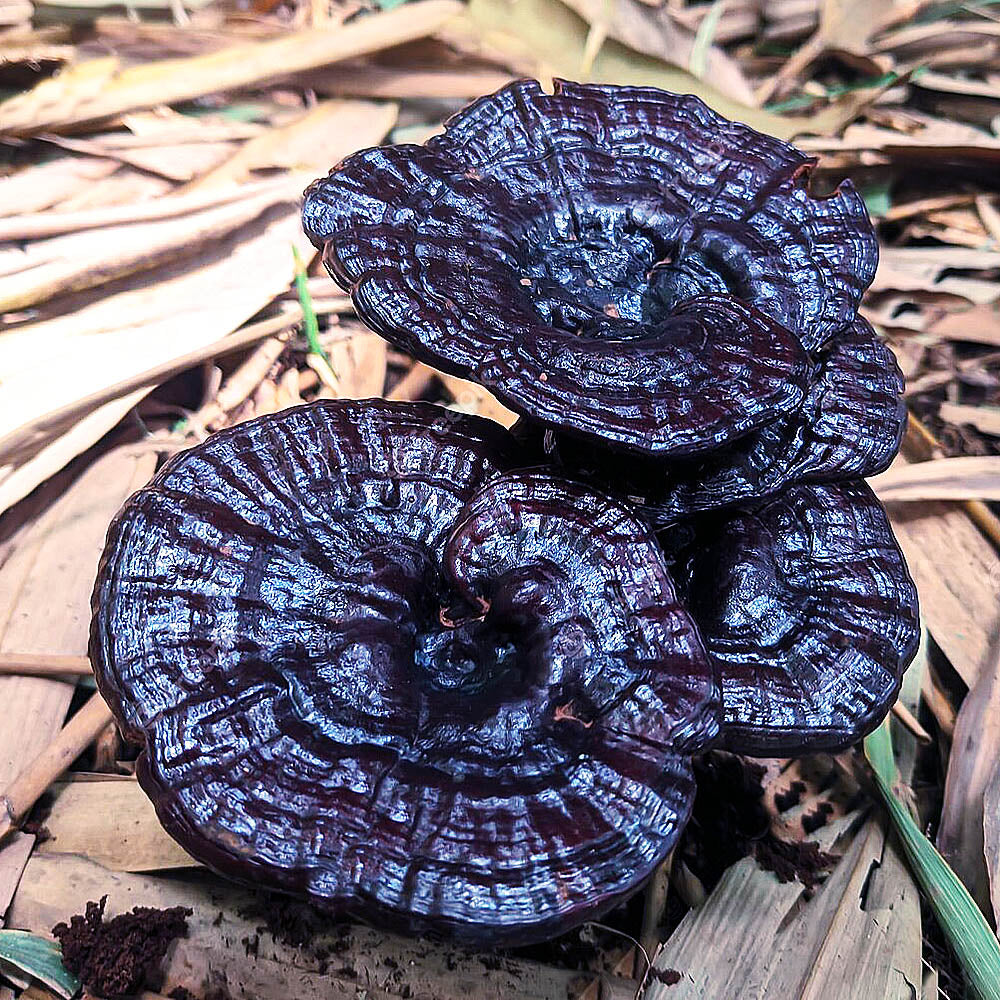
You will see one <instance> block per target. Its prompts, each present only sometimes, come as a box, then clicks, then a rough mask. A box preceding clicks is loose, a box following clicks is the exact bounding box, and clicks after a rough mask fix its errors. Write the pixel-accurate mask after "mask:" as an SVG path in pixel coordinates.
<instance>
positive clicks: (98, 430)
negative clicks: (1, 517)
mask: <svg viewBox="0 0 1000 1000" xmlns="http://www.w3.org/2000/svg"><path fill="white" fill-rule="evenodd" d="M148 392H149V389H148V388H147V389H140V390H138V391H137V392H131V393H129V394H128V395H126V396H122V397H121V398H118V399H115V400H113V401H112V402H110V403H105V404H104V405H103V406H100V407H98V408H97V409H96V410H92V411H91V412H90V413H88V414H87V415H86V416H85V417H82V418H81V419H80V420H78V421H76V422H75V423H73V424H71V425H70V427H69V428H68V429H67V430H64V431H63V432H61V433H57V434H55V435H53V436H51V437H49V438H46V439H45V440H44V441H43V442H42V443H41V444H39V446H38V448H37V449H36V450H34V451H33V452H32V453H31V456H30V457H28V458H25V459H24V460H23V461H21V462H19V463H18V464H16V465H13V464H12V465H3V466H0V512H2V511H5V510H7V509H8V508H9V507H12V506H13V505H14V504H15V503H17V501H18V500H22V499H24V497H26V496H27V495H28V494H29V493H30V492H31V491H32V490H33V489H34V488H35V487H36V486H38V485H39V483H44V482H45V480H46V479H48V478H49V476H51V475H53V474H54V473H56V472H58V471H59V470H60V469H62V468H63V467H64V466H65V465H66V464H67V463H68V462H70V461H71V460H72V459H74V458H76V456H77V455H79V454H81V453H82V452H84V451H86V450H87V449H88V448H89V447H90V446H91V445H92V444H93V443H94V442H95V441H99V440H100V439H101V437H103V436H104V434H106V433H107V432H108V431H109V430H110V429H111V428H112V427H114V426H115V424H117V423H118V421H119V420H121V419H122V417H124V416H125V414H126V413H128V411H129V410H131V409H132V407H133V406H135V405H136V403H138V402H139V400H141V399H142V397H143V396H145V395H146V394H147V393H148Z"/></svg>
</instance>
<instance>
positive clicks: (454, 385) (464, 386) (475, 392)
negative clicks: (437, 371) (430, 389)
mask: <svg viewBox="0 0 1000 1000" xmlns="http://www.w3.org/2000/svg"><path fill="white" fill-rule="evenodd" d="M439 377H440V379H441V381H442V382H443V383H444V387H445V388H446V389H447V390H448V395H449V396H451V398H452V399H453V400H454V402H455V404H456V405H457V406H458V408H459V409H460V410H462V411H463V412H465V413H477V414H479V416H481V417H488V418H489V419H490V420H495V421H496V422H497V423H498V424H503V426H504V427H510V426H511V425H512V424H513V423H514V422H515V421H516V420H517V414H516V413H514V412H513V411H512V410H508V409H507V407H506V406H504V405H503V403H501V402H500V401H499V400H498V399H497V398H496V397H495V396H493V394H492V393H490V392H489V391H488V390H486V389H484V388H483V387H482V386H481V385H476V383H475V382H466V381H465V379H461V378H457V377H456V376H455V375H440V376H439Z"/></svg>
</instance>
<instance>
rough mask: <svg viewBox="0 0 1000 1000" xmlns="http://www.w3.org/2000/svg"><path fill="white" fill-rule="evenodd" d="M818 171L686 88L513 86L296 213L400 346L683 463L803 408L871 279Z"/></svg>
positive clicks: (551, 420)
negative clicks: (815, 176)
mask: <svg viewBox="0 0 1000 1000" xmlns="http://www.w3.org/2000/svg"><path fill="white" fill-rule="evenodd" d="M812 164H813V160H812V159H810V158H809V157H807V156H805V155H803V154H802V153H800V152H798V151H797V150H795V149H794V148H792V147H791V146H789V145H787V144H786V143H783V142H780V141H779V140H777V139H773V138H770V137H767V136H763V135H761V134H759V133H757V132H755V131H753V130H752V129H750V128H747V127H746V126H744V125H739V124H735V123H733V122H729V121H727V120H726V119H723V118H721V117H719V116H718V115H716V114H715V113H713V112H712V111H710V110H709V109H708V108H707V107H706V106H705V105H704V104H703V103H702V102H701V101H699V100H698V99H697V98H695V97H679V96H676V95H673V94H668V93H665V92H663V91H659V90H654V89H651V88H634V87H610V86H589V85H580V84H571V83H564V82H558V83H557V85H556V92H555V94H552V95H549V94H545V93H543V92H542V90H541V89H540V87H539V86H538V84H537V83H536V82H534V81H521V82H518V83H514V84H511V85H510V86H508V87H505V88H504V89H503V90H501V91H499V92H497V93H496V94H493V95H492V96H490V97H486V98H483V99H481V100H479V101H477V102H475V103H474V104H472V105H471V106H470V107H469V108H467V109H465V110H464V111H463V112H461V113H460V114H458V115H457V116H455V117H454V118H452V119H451V120H450V121H449V122H448V124H447V128H446V130H445V132H444V134H442V135H440V136H437V137H435V138H433V139H431V140H429V141H428V142H427V144H426V145H425V146H412V145H409V146H407V145H404V146H393V147H386V148H379V149H370V150H364V151H362V152H360V153H357V154H355V155H353V156H351V157H349V158H348V159H346V160H345V161H344V162H343V163H341V164H340V165H339V166H337V167H336V168H335V169H334V170H333V171H332V172H331V174H330V175H329V176H328V177H327V178H325V179H323V180H320V181H317V182H316V183H315V184H313V185H312V186H311V187H310V188H309V190H308V191H307V193H306V202H305V206H304V208H303V220H304V225H305V229H306V232H307V233H308V234H309V236H310V238H311V239H312V241H313V242H314V243H315V244H316V246H317V247H320V248H322V249H323V251H324V260H325V261H326V264H327V266H328V268H329V269H330V271H331V273H332V274H333V276H334V278H335V279H336V280H337V281H338V282H339V283H340V284H341V285H342V286H343V287H344V288H345V289H348V290H350V292H351V294H352V296H353V298H354V302H355V305H356V306H357V308H358V311H359V313H360V315H361V316H362V318H363V319H364V320H365V321H366V322H367V323H368V324H369V325H370V326H371V327H372V328H373V329H375V330H377V331H378V332H379V333H381V334H382V335H383V336H385V337H386V338H387V339H388V340H390V341H392V342H393V343H395V344H397V345H399V346H401V347H403V348H405V349H406V350H409V351H411V352H412V353H413V354H415V355H416V356H417V357H420V358H422V359H423V360H425V361H428V362H429V363H431V364H433V365H434V366H435V367H437V368H439V369H441V370H443V371H447V372H451V373H454V374H457V375H460V376H462V377H464V378H469V379H473V380H475V381H478V382H480V383H482V384H483V385H485V386H487V387H489V388H490V389H491V390H492V391H493V392H494V393H495V394H496V395H497V396H498V397H499V398H500V399H501V400H502V401H503V402H504V403H506V404H507V405H508V406H510V407H511V408H512V409H515V410H517V411H518V412H521V413H524V414H526V415H528V416H532V417H534V418H536V419H539V420H542V421H544V422H545V423H547V424H549V425H550V426H553V427H557V428H561V429H565V430H569V431H573V432H575V433H578V434H582V435H586V436H595V437H601V438H603V439H605V440H608V441H610V442H613V443H614V444H616V445H618V446H621V447H627V448H630V449H633V450H636V451H641V452H653V453H657V454H660V455H666V454H690V453H695V452H698V451H705V450H710V449H712V448H715V447H718V446H719V445H721V444H723V443H725V442H726V441H730V440H733V439H735V438H738V437H739V436H741V435H742V434H745V433H747V431H748V430H750V429H752V427H756V426H760V425H761V424H763V423H765V422H767V421H768V420H769V419H771V418H773V417H774V416H776V415H777V414H778V413H780V412H785V411H788V410H790V409H792V408H793V407H794V406H795V405H796V404H797V402H798V401H799V400H800V399H801V395H800V390H801V387H802V385H803V378H804V374H805V372H804V369H803V368H802V358H801V356H799V355H797V353H796V352H795V350H794V347H795V342H798V343H800V344H801V345H803V346H804V347H805V349H806V350H807V351H812V350H815V349H816V348H817V347H819V346H820V345H822V344H823V343H825V342H826V341H827V340H828V339H829V338H830V336H831V335H832V334H833V333H834V332H835V331H836V330H838V329H840V328H842V327H843V326H844V325H845V324H847V323H849V322H850V321H851V320H852V319H853V318H854V315H855V312H856V309H857V306H858V302H859V301H860V298H861V294H862V292H863V290H864V289H865V287H867V285H868V283H869V282H870V281H871V279H872V277H873V275H874V269H875V263H876V258H877V248H876V242H875V237H874V233H873V231H872V228H871V224H870V222H869V220H868V216H867V214H866V212H865V208H864V204H863V202H862V201H861V199H860V197H859V196H858V195H857V193H856V192H855V191H854V189H853V188H852V187H851V186H850V185H849V184H846V183H845V184H844V185H842V186H841V187H840V188H839V189H838V190H837V191H836V192H835V193H834V194H833V195H831V196H830V197H828V198H816V197H813V196H812V195H810V193H809V191H808V188H807V177H808V173H809V170H810V169H811V167H812ZM713 379H714V380H715V381H716V383H717V384H716V385H715V386H714V388H709V387H710V386H712V385H713ZM778 383H781V385H779V384H778ZM782 385H783V390H782ZM706 391H707V392H708V393H709V395H708V397H707V398H706ZM706 407H708V411H709V412H707V413H706V412H705V408H706Z"/></svg>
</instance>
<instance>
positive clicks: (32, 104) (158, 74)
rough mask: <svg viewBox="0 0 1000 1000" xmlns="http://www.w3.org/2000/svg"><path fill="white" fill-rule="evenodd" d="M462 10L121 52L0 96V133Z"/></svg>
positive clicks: (353, 45)
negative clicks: (121, 56) (192, 48)
mask: <svg viewBox="0 0 1000 1000" xmlns="http://www.w3.org/2000/svg"><path fill="white" fill-rule="evenodd" d="M460 10H461V5H460V4H459V3H457V2H456V0H418V2H416V3H409V4H406V5H405V6H402V7H398V8H396V9H395V10H390V11H384V12H381V13H377V14H372V15H369V16H366V17H362V18H359V19H357V20H356V21H353V22H352V23H351V24H347V25H342V26H334V27H321V28H312V29H308V30H304V31H296V32H291V33H289V34H287V35H284V36H282V37H280V38H274V39H268V40H265V41H260V42H255V43H250V44H242V45H233V46H230V47H228V48H225V49H221V50H220V51H218V52H211V53H208V54H207V55H199V56H191V57H190V58H187V59H165V60H160V61H157V62H151V63H145V64H142V65H137V66H127V67H123V66H122V64H121V63H120V62H119V60H118V59H116V58H106V59H94V60H91V61H89V62H84V63H80V64H79V65H77V66H75V67H72V68H71V69H68V70H66V71H65V72H64V73H61V74H59V75H58V76H55V77H53V78H52V79H51V80H46V81H44V82H42V83H40V84H38V86H36V87H35V88H34V89H33V90H30V91H28V92H27V93H26V94H22V95H18V96H16V97H11V98H9V99H8V100H6V101H4V102H3V103H0V134H7V135H34V134H37V133H39V132H46V131H53V132H61V131H65V130H66V129H68V128H71V127H73V126H77V125H81V124H84V123H87V122H94V121H100V120H102V119H106V118H109V117H111V116H113V115H117V114H121V113H122V112H125V111H132V110H134V109H136V108H145V107H153V106H156V105H159V104H173V103H177V102H178V101H186V100H191V99H193V98H195V97H200V96H202V95H203V94H209V93H216V92H218V91H226V90H235V89H238V88H240V87H247V86H251V85H253V84H258V83H262V82H264V81H267V80H271V79H274V78H275V77H283V76H288V75H289V74H290V73H298V72H301V71H303V70H310V69H316V68H317V67H319V66H326V65H329V64H330V63H335V62H338V61H340V60H342V59H349V58H352V57H354V56H359V55H365V54H366V53H369V52H376V51H379V50H381V49H386V48H389V47H391V46H393V45H400V44H402V43H403V42H408V41H412V40H413V39H416V38H422V37H425V36H426V35H430V34H433V32H435V31H436V30H438V29H439V28H440V27H442V26H443V25H444V24H445V23H446V22H447V21H448V20H450V19H451V18H452V17H454V16H455V15H456V14H457V13H458V12H459V11H460Z"/></svg>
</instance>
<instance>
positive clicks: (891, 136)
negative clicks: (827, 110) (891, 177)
mask: <svg viewBox="0 0 1000 1000" xmlns="http://www.w3.org/2000/svg"><path fill="white" fill-rule="evenodd" d="M913 117H914V118H915V119H917V120H918V121H920V122H922V126H921V127H919V128H914V129H912V130H911V131H909V132H902V131H897V130H895V129H889V128H881V127H879V126H877V125H868V124H859V125H850V126H848V127H847V128H846V129H845V130H844V134H843V135H842V136H841V137H840V138H834V137H830V136H829V135H827V134H825V130H823V129H818V128H817V129H813V130H811V131H812V134H814V135H816V136H819V138H815V139H812V138H803V139H801V140H799V142H798V143H797V144H798V145H799V146H801V148H802V149H805V150H808V151H812V152H816V153H821V154H823V155H825V156H828V157H829V158H830V161H831V164H836V167H835V169H840V168H841V166H842V164H847V165H861V164H864V165H875V164H879V163H890V162H893V161H894V160H898V161H900V162H905V163H907V164H916V163H923V162H930V163H940V162H942V161H944V162H955V161H956V160H959V161H961V162H963V163H964V164H966V165H968V164H970V163H976V162H981V163H986V164H990V165H992V164H995V163H996V162H997V160H1000V137H997V136H993V135H990V134H989V133H988V132H986V131H984V130H983V129H978V128H974V127H972V126H971V125H965V124H962V123H961V122H951V121H945V120H944V119H937V118H929V117H920V118H918V116H913ZM836 153H847V154H855V155H853V156H851V155H849V156H847V157H845V158H844V159H843V160H840V159H837V158H836V157H835V156H834V154H836Z"/></svg>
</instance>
